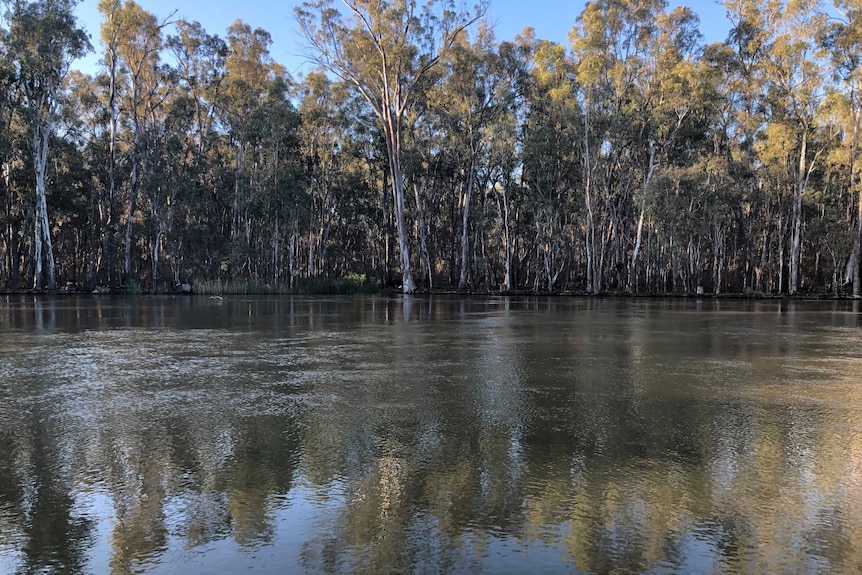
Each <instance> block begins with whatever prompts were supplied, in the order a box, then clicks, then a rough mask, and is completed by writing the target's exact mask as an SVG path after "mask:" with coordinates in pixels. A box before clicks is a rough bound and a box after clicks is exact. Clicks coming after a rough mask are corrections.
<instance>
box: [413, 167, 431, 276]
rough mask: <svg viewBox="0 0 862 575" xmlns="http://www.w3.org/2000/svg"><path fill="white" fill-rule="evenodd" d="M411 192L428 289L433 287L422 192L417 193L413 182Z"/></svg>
mask: <svg viewBox="0 0 862 575" xmlns="http://www.w3.org/2000/svg"><path fill="white" fill-rule="evenodd" d="M413 194H414V195H415V196H416V215H417V216H418V218H419V243H420V245H421V248H422V259H423V260H424V261H425V266H426V269H427V270H428V289H429V290H430V289H433V287H434V285H433V284H434V280H433V279H432V277H431V274H432V271H431V257H430V256H429V255H428V242H427V241H426V238H425V210H424V209H423V207H422V194H420V193H419V186H417V185H416V184H415V183H414V184H413Z"/></svg>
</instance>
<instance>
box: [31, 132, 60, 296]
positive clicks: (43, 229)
mask: <svg viewBox="0 0 862 575" xmlns="http://www.w3.org/2000/svg"><path fill="white" fill-rule="evenodd" d="M50 135H51V124H50V122H46V123H44V124H41V125H39V126H37V127H36V129H35V131H34V134H33V167H34V169H35V171H36V220H35V221H36V226H35V238H34V239H35V244H34V246H35V250H36V272H35V275H34V282H33V285H34V287H35V288H36V289H41V288H42V271H43V270H42V252H43V250H44V253H45V263H46V264H47V266H48V285H47V288H48V289H49V290H53V289H56V288H57V278H56V269H55V266H54V249H53V247H52V245H51V227H50V222H49V221H48V201H47V198H46V195H45V169H46V167H47V163H48V139H49V137H50Z"/></svg>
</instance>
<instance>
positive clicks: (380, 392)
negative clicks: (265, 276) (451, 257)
mask: <svg viewBox="0 0 862 575" xmlns="http://www.w3.org/2000/svg"><path fill="white" fill-rule="evenodd" d="M860 352H862V314H860V311H859V307H858V302H790V303H788V302H783V303H782V302H779V301H765V302H750V301H749V302H733V301H715V302H713V301H705V302H698V301H695V300H617V299H508V300H507V299H467V300H463V299H451V298H440V297H434V298H431V299H429V298H420V297H413V298H393V299H387V298H380V297H363V298H288V297H283V298H254V297H238V296H237V297H226V298H225V299H223V300H216V299H209V298H205V297H190V298H138V299H129V300H127V299H112V298H105V297H89V296H88V297H68V298H58V299H51V298H45V297H35V298H34V297H32V296H30V297H18V296H8V297H7V296H3V299H0V573H94V574H101V573H111V574H125V573H188V574H204V573H206V574H214V573H225V574H231V573H238V572H246V571H251V572H253V573H360V574H361V573H384V574H385V573H421V574H435V573H441V574H442V573H447V574H448V573H456V574H457V573H464V574H467V573H471V574H472V573H488V574H491V573H494V574H496V573H513V574H514V573H531V574H540V573H610V572H619V573H776V574H784V573H858V572H859V571H860V570H862V358H860Z"/></svg>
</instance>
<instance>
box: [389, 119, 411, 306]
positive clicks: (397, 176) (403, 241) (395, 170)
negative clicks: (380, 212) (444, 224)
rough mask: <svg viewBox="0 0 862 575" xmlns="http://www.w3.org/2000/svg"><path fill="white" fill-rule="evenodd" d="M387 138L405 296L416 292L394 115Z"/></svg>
mask: <svg viewBox="0 0 862 575" xmlns="http://www.w3.org/2000/svg"><path fill="white" fill-rule="evenodd" d="M386 111H387V112H389V110H388V109H387V110H386ZM384 132H385V133H386V137H387V146H386V152H387V155H388V156H389V172H390V176H391V178H392V203H393V209H394V214H395V231H396V234H397V236H398V251H399V255H400V258H401V290H402V292H403V293H405V294H411V293H413V292H414V291H416V283H415V282H414V281H413V271H412V269H411V267H410V243H409V237H408V234H407V226H406V224H405V219H404V173H403V171H402V170H401V130H400V121H399V119H398V118H395V117H393V115H392V113H391V112H390V113H388V114H386V117H385V118H384Z"/></svg>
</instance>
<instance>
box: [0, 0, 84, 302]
mask: <svg viewBox="0 0 862 575" xmlns="http://www.w3.org/2000/svg"><path fill="white" fill-rule="evenodd" d="M74 8H75V2H74V1H71V0H38V1H36V2H26V1H23V0H16V1H14V2H10V3H9V16H8V19H9V29H8V32H7V33H6V37H5V38H4V43H5V44H6V45H7V46H8V53H9V55H11V56H12V57H13V60H12V65H13V66H14V69H15V76H16V79H17V86H16V87H17V90H19V92H20V95H21V103H22V107H21V111H22V113H23V114H24V117H25V119H26V124H27V126H28V129H29V134H30V146H31V147H30V155H31V158H32V161H33V170H34V172H35V190H36V202H35V214H36V215H35V233H34V238H33V239H34V246H35V256H34V260H35V272H34V278H33V287H34V288H36V289H41V288H42V287H43V285H44V287H47V288H48V289H55V288H56V287H57V275H56V269H55V262H54V248H53V245H52V243H51V222H50V220H49V218H48V199H47V192H46V189H45V177H46V170H47V166H48V145H49V143H50V140H51V136H52V133H53V131H54V127H55V122H56V119H57V115H58V113H59V106H60V99H61V95H62V91H61V88H62V85H63V79H64V78H65V76H66V74H67V72H68V71H69V67H70V65H71V64H72V62H73V61H74V60H75V59H76V58H79V57H81V56H83V55H84V54H85V53H86V52H87V51H88V50H89V49H90V43H89V40H88V39H87V35H86V33H85V32H84V30H82V29H81V28H78V27H77V21H76V18H75V14H74ZM43 257H44V261H43ZM43 264H44V265H46V266H47V283H46V284H43Z"/></svg>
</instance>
